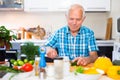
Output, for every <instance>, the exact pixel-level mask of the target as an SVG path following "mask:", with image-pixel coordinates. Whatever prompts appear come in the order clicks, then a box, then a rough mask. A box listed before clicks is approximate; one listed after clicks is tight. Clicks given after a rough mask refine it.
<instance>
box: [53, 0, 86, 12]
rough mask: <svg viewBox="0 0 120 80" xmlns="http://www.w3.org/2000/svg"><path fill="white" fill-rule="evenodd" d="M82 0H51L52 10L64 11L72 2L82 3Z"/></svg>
mask: <svg viewBox="0 0 120 80" xmlns="http://www.w3.org/2000/svg"><path fill="white" fill-rule="evenodd" d="M83 2H84V1H83V0H53V2H52V9H53V10H52V11H66V10H67V9H68V8H69V7H70V6H71V5H72V4H81V5H83Z"/></svg>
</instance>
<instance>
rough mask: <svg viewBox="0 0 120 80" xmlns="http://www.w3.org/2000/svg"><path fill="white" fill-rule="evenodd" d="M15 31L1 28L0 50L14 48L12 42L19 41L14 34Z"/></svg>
mask: <svg viewBox="0 0 120 80" xmlns="http://www.w3.org/2000/svg"><path fill="white" fill-rule="evenodd" d="M11 33H13V31H11V30H8V29H6V28H5V26H0V48H5V49H6V50H9V49H10V48H11V47H12V44H11V42H10V41H11V40H15V39H17V37H16V35H14V34H12V35H11Z"/></svg>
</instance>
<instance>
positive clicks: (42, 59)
mask: <svg viewBox="0 0 120 80" xmlns="http://www.w3.org/2000/svg"><path fill="white" fill-rule="evenodd" d="M38 52H39V55H40V63H39V67H40V72H39V77H40V79H41V80H44V79H45V78H46V71H45V67H46V60H45V54H46V48H45V47H44V46H42V47H40V48H39V50H38Z"/></svg>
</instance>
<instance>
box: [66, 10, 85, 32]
mask: <svg viewBox="0 0 120 80" xmlns="http://www.w3.org/2000/svg"><path fill="white" fill-rule="evenodd" d="M82 14H83V13H82V11H81V10H70V12H69V14H68V16H67V21H68V26H69V28H70V31H71V32H78V30H79V29H80V26H81V25H82V22H83V20H84V19H83V16H82Z"/></svg>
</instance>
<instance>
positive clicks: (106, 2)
mask: <svg viewBox="0 0 120 80" xmlns="http://www.w3.org/2000/svg"><path fill="white" fill-rule="evenodd" d="M84 8H85V11H110V0H84Z"/></svg>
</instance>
